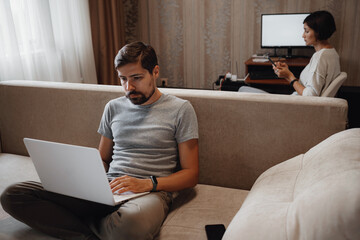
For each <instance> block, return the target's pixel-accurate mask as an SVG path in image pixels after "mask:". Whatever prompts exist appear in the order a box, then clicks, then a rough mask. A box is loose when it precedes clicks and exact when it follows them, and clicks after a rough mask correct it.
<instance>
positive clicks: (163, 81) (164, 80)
mask: <svg viewBox="0 0 360 240" xmlns="http://www.w3.org/2000/svg"><path fill="white" fill-rule="evenodd" d="M160 86H161V87H167V86H168V79H167V78H160Z"/></svg>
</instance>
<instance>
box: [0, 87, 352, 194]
mask: <svg viewBox="0 0 360 240" xmlns="http://www.w3.org/2000/svg"><path fill="white" fill-rule="evenodd" d="M160 91H162V92H164V93H168V94H172V95H175V96H178V97H180V98H183V99H187V100H189V101H190V102H191V104H192V105H193V106H194V109H195V111H196V114H197V118H198V122H199V148H200V152H199V157H200V183H204V184H212V185H217V186H224V187H234V188H241V189H250V188H251V186H252V184H253V183H254V182H255V180H256V178H257V177H258V176H259V175H260V174H261V173H262V172H264V171H265V170H266V169H268V168H270V167H272V166H274V165H275V164H277V163H279V162H282V161H284V160H287V159H289V158H291V157H293V156H296V155H298V154H300V153H304V152H306V151H307V150H309V149H310V148H311V147H313V146H314V145H316V144H317V143H319V142H320V141H322V140H324V139H325V138H327V137H328V136H330V135H332V134H334V133H336V132H339V131H342V130H344V129H345V128H346V124H347V102H346V101H345V100H343V99H335V98H319V97H301V96H287V95H275V94H251V93H238V92H222V91H211V90H190V89H171V88H162V89H160ZM123 95H124V91H123V89H122V87H119V86H104V85H90V84H75V83H52V82H36V81H20V80H19V81H6V82H0V137H1V147H2V151H3V152H6V153H13V154H20V155H27V151H26V149H25V146H24V144H23V138H24V137H30V138H38V139H43V140H49V141H56V142H62V143H68V144H76V145H82V146H89V147H97V146H98V143H99V139H100V135H99V134H98V133H97V129H98V126H99V121H100V118H101V115H102V112H103V109H104V106H105V104H106V103H107V102H108V101H109V100H110V99H114V98H117V97H119V96H123ZM0 164H1V163H0Z"/></svg>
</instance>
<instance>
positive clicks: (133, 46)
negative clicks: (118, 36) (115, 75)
mask: <svg viewBox="0 0 360 240" xmlns="http://www.w3.org/2000/svg"><path fill="white" fill-rule="evenodd" d="M139 61H140V63H141V66H142V67H143V68H144V69H146V70H148V71H149V73H150V74H152V72H153V70H154V68H155V66H156V65H158V60H157V56H156V53H155V50H154V49H153V48H152V47H151V46H150V45H147V44H145V43H143V42H133V43H129V44H126V45H125V46H124V47H122V48H121V49H120V50H119V52H118V54H117V55H116V57H115V60H114V64H115V69H117V68H118V67H121V66H124V65H126V64H129V63H136V62H139Z"/></svg>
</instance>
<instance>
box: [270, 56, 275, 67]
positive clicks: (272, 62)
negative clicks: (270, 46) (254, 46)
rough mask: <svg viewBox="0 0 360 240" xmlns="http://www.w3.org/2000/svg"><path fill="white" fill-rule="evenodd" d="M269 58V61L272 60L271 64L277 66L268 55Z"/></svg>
mask: <svg viewBox="0 0 360 240" xmlns="http://www.w3.org/2000/svg"><path fill="white" fill-rule="evenodd" d="M268 59H269V61H270V62H271V64H272V65H273V66H274V67H276V64H275V63H274V61H273V60H271V57H268Z"/></svg>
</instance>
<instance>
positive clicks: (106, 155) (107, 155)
mask: <svg viewBox="0 0 360 240" xmlns="http://www.w3.org/2000/svg"><path fill="white" fill-rule="evenodd" d="M113 145H114V142H113V140H112V139H110V138H107V137H104V136H101V139H100V144H99V152H100V156H101V159H102V160H103V164H104V168H105V171H106V172H107V171H108V170H109V166H110V162H111V161H112V159H111V156H112V153H113Z"/></svg>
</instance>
